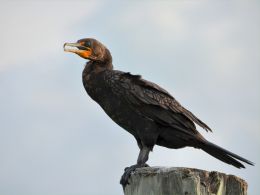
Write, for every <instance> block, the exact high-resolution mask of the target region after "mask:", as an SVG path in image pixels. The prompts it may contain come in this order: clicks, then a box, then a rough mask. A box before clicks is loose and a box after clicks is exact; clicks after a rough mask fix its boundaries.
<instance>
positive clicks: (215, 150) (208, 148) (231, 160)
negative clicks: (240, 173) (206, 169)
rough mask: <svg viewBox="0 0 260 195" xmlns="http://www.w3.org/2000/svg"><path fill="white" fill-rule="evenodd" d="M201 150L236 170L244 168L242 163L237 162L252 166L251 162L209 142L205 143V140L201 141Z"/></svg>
mask: <svg viewBox="0 0 260 195" xmlns="http://www.w3.org/2000/svg"><path fill="white" fill-rule="evenodd" d="M201 149H202V150H204V151H205V152H207V153H208V154H210V155H211V156H214V157H215V158H217V159H219V160H221V161H223V162H225V163H227V164H230V165H233V166H235V167H237V168H245V166H244V165H243V164H242V163H240V162H239V161H238V160H240V161H242V162H245V163H247V164H249V165H254V163H253V162H251V161H249V160H247V159H245V158H243V157H241V156H238V155H236V154H234V153H232V152H230V151H228V150H226V149H224V148H221V147H219V146H217V145H215V144H213V143H211V142H209V141H206V140H203V142H202V145H201Z"/></svg>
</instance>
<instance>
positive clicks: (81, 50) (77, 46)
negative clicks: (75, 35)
mask: <svg viewBox="0 0 260 195" xmlns="http://www.w3.org/2000/svg"><path fill="white" fill-rule="evenodd" d="M63 49H64V51H65V52H72V53H75V54H78V55H79V56H80V57H82V58H85V59H89V57H90V56H91V54H92V49H91V48H90V47H86V46H84V45H82V44H81V43H65V44H64V45H63Z"/></svg>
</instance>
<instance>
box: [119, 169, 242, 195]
mask: <svg viewBox="0 0 260 195" xmlns="http://www.w3.org/2000/svg"><path fill="white" fill-rule="evenodd" d="M129 183H130V184H129V185H127V186H126V188H125V192H124V194H125V195H246V194H247V183H246V182H245V181H244V180H242V179H240V178H238V177H236V176H234V175H226V174H224V173H219V172H215V171H212V172H208V171H204V170H199V169H192V168H175V167H172V168H165V167H145V168H140V169H137V170H136V171H135V172H133V173H132V175H131V178H130V179H129Z"/></svg>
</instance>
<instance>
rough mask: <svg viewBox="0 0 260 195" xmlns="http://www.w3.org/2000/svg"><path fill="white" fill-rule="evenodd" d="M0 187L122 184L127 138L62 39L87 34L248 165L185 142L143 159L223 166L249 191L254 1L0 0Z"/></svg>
mask: <svg viewBox="0 0 260 195" xmlns="http://www.w3.org/2000/svg"><path fill="white" fill-rule="evenodd" d="M0 23H1V31H0V43H1V47H0V55H1V57H0V88H1V93H0V108H1V109H0V158H1V159H0V194H1V195H17V194H19V195H35V194H38V195H72V194H73V195H83V194H91V195H107V194H122V189H121V186H120V185H119V179H120V177H121V174H122V173H123V169H124V167H126V166H129V165H132V164H134V163H135V162H136V159H137V155H138V147H137V145H136V142H135V140H134V138H133V137H132V136H131V135H130V134H128V133H127V132H126V131H124V130H123V129H121V128H120V127H118V126H117V125H116V124H114V123H113V122H112V121H111V120H110V119H109V118H108V117H107V116H106V114H105V113H104V112H103V111H102V110H101V108H100V107H99V106H98V105H97V104H96V103H95V102H93V101H92V100H91V99H90V98H89V97H88V96H87V94H86V93H85V91H84V89H83V86H82V83H81V72H82V69H83V67H84V63H85V61H84V60H83V59H80V58H79V57H77V56H76V55H73V54H68V53H64V52H63V48H62V46H63V43H64V42H73V41H76V40H78V39H80V38H85V37H94V38H96V39H98V40H100V41H101V42H103V43H104V44H105V45H106V46H107V47H108V48H109V49H110V50H111V52H112V55H113V59H114V66H115V68H116V69H120V70H123V71H130V72H132V73H134V74H141V75H143V77H144V78H146V79H148V80H152V81H153V82H156V83H158V84H159V85H161V86H162V87H164V88H166V89H167V90H168V91H169V92H171V93H172V95H173V96H175V97H176V99H177V100H179V101H180V102H181V103H182V104H183V105H184V106H185V107H187V108H188V109H189V110H191V111H192V112H193V113H195V114H196V115H197V116H198V117H199V118H201V119H203V121H205V122H206V123H207V124H208V125H209V126H210V127H211V128H212V129H213V131H214V132H213V133H204V132H203V130H201V129H199V130H200V132H201V133H203V135H205V137H206V138H207V139H208V140H210V141H212V142H215V143H217V144H218V145H221V146H223V147H225V148H227V149H229V150H231V151H233V152H235V153H237V154H239V155H241V156H243V157H245V158H248V159H249V160H251V161H253V162H255V163H256V166H255V167H250V166H248V167H247V169H244V170H238V169H236V168H233V167H231V166H229V165H226V164H224V163H222V162H220V161H218V160H217V159H214V158H213V157H211V156H209V155H208V154H206V153H204V152H203V151H200V150H196V149H193V148H186V149H181V150H169V149H166V148H162V147H155V149H154V152H153V153H151V154H150V159H149V162H148V164H150V165H151V166H174V167H175V166H182V167H194V168H199V169H205V170H216V171H220V172H225V173H228V174H234V175H237V176H239V177H242V178H244V179H245V180H246V181H247V182H248V183H249V194H251V195H257V193H258V192H259V181H258V179H259V178H258V177H259V172H260V168H259V165H260V156H259V150H260V129H259V128H260V101H259V100H260V87H259V83H260V55H259V54H260V36H259V35H260V3H259V1H251V0H250V1H224V0H223V1H222V0H221V1H200V0H197V1H189V0H186V1H178V0H176V1H145V0H144V1H120V2H113V1H109V2H108V1H77V0H76V1H69V0H67V1H61V0H59V1H58V0H56V1H40V0H39V1H29V0H28V1H18V0H17V1H1V7H0Z"/></svg>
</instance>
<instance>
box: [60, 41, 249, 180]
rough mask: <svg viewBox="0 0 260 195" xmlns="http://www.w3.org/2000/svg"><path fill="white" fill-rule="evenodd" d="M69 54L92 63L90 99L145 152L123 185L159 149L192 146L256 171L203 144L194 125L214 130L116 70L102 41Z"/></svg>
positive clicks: (87, 76)
mask: <svg viewBox="0 0 260 195" xmlns="http://www.w3.org/2000/svg"><path fill="white" fill-rule="evenodd" d="M69 46H70V47H76V48H78V49H68V47H69ZM64 49H65V51H70V52H73V53H76V54H78V55H79V56H81V57H83V58H85V59H89V60H90V61H89V62H88V63H87V64H86V66H85V69H84V71H83V75H82V80H83V84H84V87H85V89H86V91H87V93H88V94H89V96H90V97H91V98H92V99H93V100H94V101H96V102H97V103H98V104H99V105H100V106H101V107H102V108H103V110H104V111H105V112H106V113H107V115H108V116H109V117H110V118H111V119H112V120H113V121H114V122H115V123H117V124H118V125H119V126H121V127H122V128H123V129H125V130H126V131H128V132H129V133H131V134H132V135H133V136H134V137H135V139H136V141H137V144H138V146H139V148H140V153H139V156H138V160H137V164H136V165H133V166H131V167H129V168H127V169H126V171H125V173H124V175H123V176H122V178H121V184H123V185H125V184H127V180H128V177H129V176H130V173H131V171H133V170H134V169H135V168H137V167H142V166H146V164H145V163H146V162H147V160H148V155H149V152H150V151H151V150H152V149H153V147H154V145H160V146H164V147H167V148H174V149H178V148H183V147H186V146H191V147H194V148H199V149H202V150H204V151H205V152H207V153H208V154H210V155H212V156H214V157H215V158H217V159H219V160H221V161H223V162H225V163H227V164H230V165H233V166H235V167H237V168H244V165H243V164H242V163H241V162H239V161H242V162H245V163H247V164H250V165H253V163H252V162H250V161H248V160H246V159H244V158H242V157H240V156H238V155H236V154H234V153H232V152H229V151H227V150H225V149H223V148H221V147H219V146H217V145H215V144H213V143H210V142H209V141H207V140H206V139H205V138H203V136H202V135H201V134H200V133H199V132H198V131H197V130H196V126H195V124H194V123H196V124H197V125H199V126H201V127H202V128H203V129H205V130H206V131H211V129H210V128H209V127H208V126H207V125H206V124H205V123H204V122H202V121H201V120H200V119H198V118H197V117H196V116H195V115H194V114H192V113H191V112H190V111H189V110H187V109H185V108H184V107H183V106H181V104H180V103H179V102H178V101H176V100H175V99H174V97H172V96H171V94H169V93H168V92H167V91H166V90H164V89H162V88H161V87H159V86H158V85H156V84H154V83H152V82H149V81H146V80H144V79H142V78H141V76H139V75H132V74H130V73H125V72H121V71H118V70H114V69H113V65H112V57H111V54H110V52H109V50H108V49H107V48H106V47H105V46H104V45H103V44H101V43H100V42H98V41H97V40H95V39H81V40H79V41H78V42H77V43H76V44H75V43H74V44H65V45H64Z"/></svg>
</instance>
